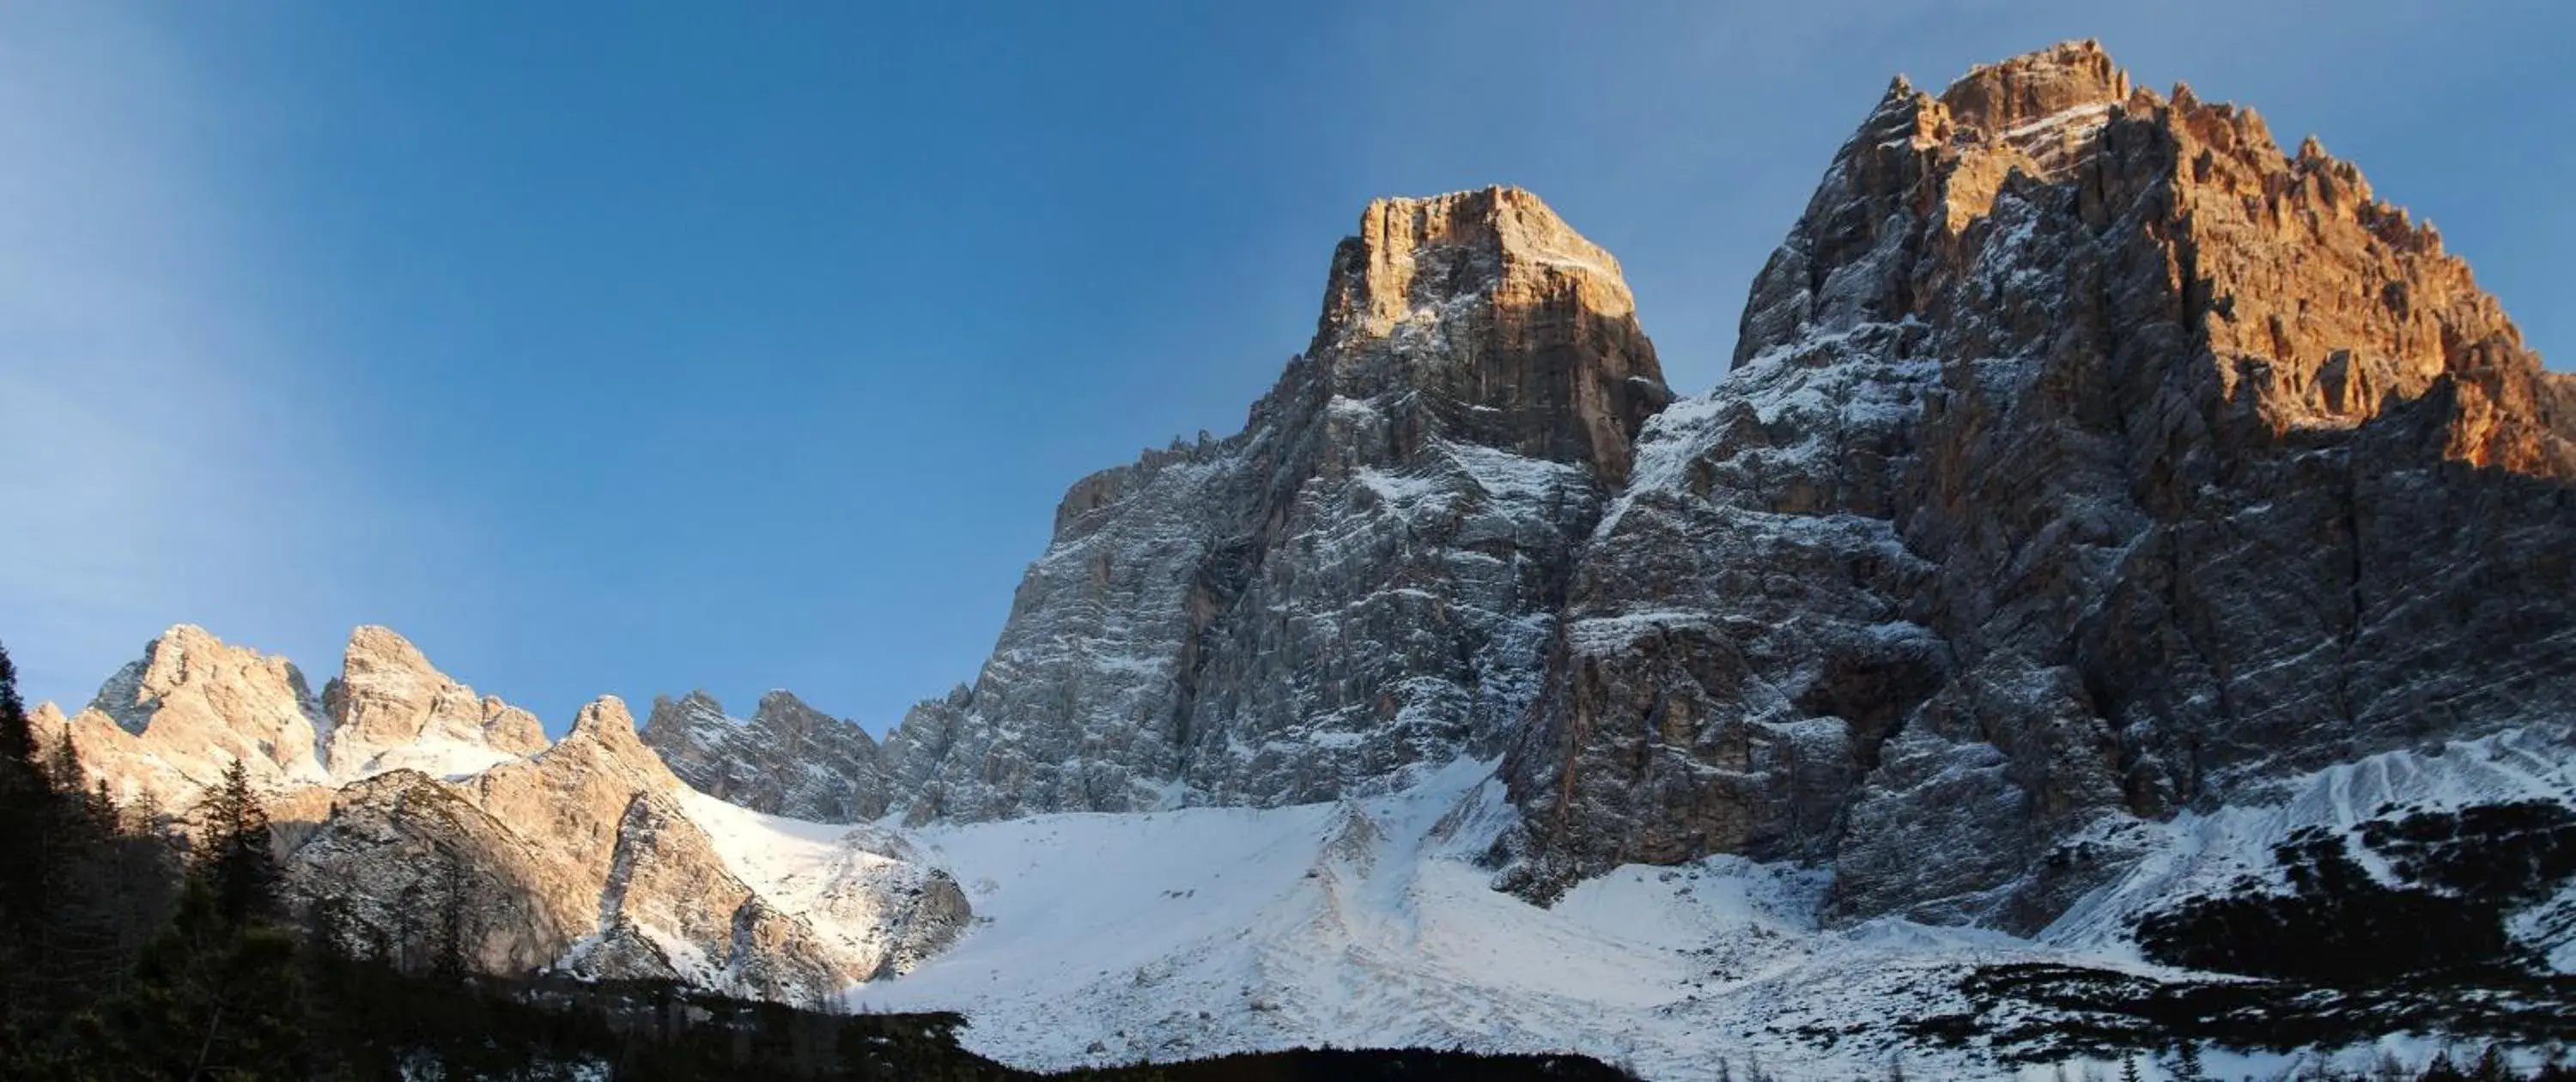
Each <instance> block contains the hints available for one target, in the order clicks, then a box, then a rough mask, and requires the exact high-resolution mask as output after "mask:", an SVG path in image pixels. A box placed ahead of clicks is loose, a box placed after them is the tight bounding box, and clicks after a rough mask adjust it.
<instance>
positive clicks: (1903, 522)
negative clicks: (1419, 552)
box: [1500, 42, 2576, 927]
mask: <svg viewBox="0 0 2576 1082" xmlns="http://www.w3.org/2000/svg"><path fill="white" fill-rule="evenodd" d="M2567 393H2568V392H2567V381H2566V380H2565V379H2564V378H2561V377H2554V376H2550V375H2548V374H2546V373H2543V372H2541V371H2540V369H2539V365H2538V362H2537V359H2536V358H2534V357H2532V356H2531V355H2530V354H2529V353H2528V352H2527V351H2524V350H2523V349H2522V348H2521V345H2520V339H2519V337H2518V335H2517V334H2516V333H2515V332H2514V330H2513V328H2512V326H2511V324H2510V323H2509V322H2507V321H2506V320H2505V319H2504V316H2503V314H2502V312H2501V310H2500V309H2499V307H2498V306H2497V305H2496V303H2495V302H2494V300H2493V299H2492V298H2490V297H2488V296H2486V295H2485V294H2484V293H2482V292H2480V291H2478V290H2477V288H2476V286H2475V284H2474V282H2473V281H2472V280H2471V279H2470V277H2469V273H2468V270H2467V268H2466V266H2465V265H2463V264H2461V263H2460V262H2459V261H2458V260H2456V259H2453V258H2451V257H2449V256H2447V255H2443V254H2442V253H2441V251H2440V247H2439V242H2438V238H2436V237H2435V236H2434V235H2433V234H2432V233H2431V232H2430V231H2429V230H2428V229H2425V228H2422V227H2419V226H2416V225H2413V224H2411V223H2409V222H2408V221H2407V219H2406V217H2405V215H2404V213H2403V212H2402V211H2399V210H2397V209H2395V208H2393V207H2389V206H2387V205H2385V204H2381V203H2377V202H2375V201H2373V200H2372V199H2371V198H2370V195H2369V190H2368V188H2367V186H2366V185H2365V184H2364V183H2363V181H2362V180H2361V178H2360V176H2359V174H2358V172H2357V171H2355V170H2353V169H2352V167H2350V166H2349V165H2346V164H2343V163H2340V162H2336V161H2334V160H2333V159H2331V158H2328V157H2326V156H2325V155H2324V153H2323V152H2322V151H2321V150H2320V149H2318V148H2317V147H2316V146H2315V144H2314V143H2313V142H2311V143H2310V144H2308V145H2307V146H2305V147H2303V148H2302V149H2301V150H2300V152H2299V153H2298V154H2296V155H2294V156H2293V155H2284V154H2283V153H2281V152H2280V150H2279V149H2278V148H2277V147H2275V146H2274V145H2273V144H2272V142H2271V139H2270V136H2269V135H2268V134H2267V133H2266V132H2265V131H2264V129H2263V126H2262V124H2261V121H2260V120H2259V118H2257V117H2255V116H2254V115H2253V114H2252V113H2251V112H2250V111H2247V110H2241V109H2237V108H2235V107H2232V106H2225V105H2211V104H2207V103H2203V102H2201V101H2200V100H2199V99H2198V98H2197V97H2196V96H2194V95H2192V94H2191V93H2190V92H2189V90H2188V89H2186V88H2177V90H2176V92H2175V94H2174V97H2173V98H2172V100H2170V101H2168V100H2166V99H2164V98H2162V97H2159V96H2157V95H2155V94H2154V93H2152V92H2148V91H2144V90H2139V89H2135V88H2132V87H2131V86H2130V85H2129V82H2128V80H2127V78H2126V76H2124V75H2122V74H2121V73H2119V72H2118V71H2117V70H2116V69H2115V68H2113V67H2112V66H2111V65H2110V62H2109V60H2108V59H2107V58H2106V57H2104V56H2103V55H2102V53H2101V51H2100V50H2099V48H2098V47H2097V46H2094V45H2093V44H2092V43H2089V42H2087V43H2077V44H2071V45H2065V46H2059V47H2057V48H2054V49H2050V50H2046V51H2044V52H2041V53H2037V54H2033V55H2031V56H2027V57H2022V58H2018V59H2016V60H2013V61H2008V62H2006V63H2003V64H1998V65H1993V66H1990V67H1985V68H1980V69H1978V70H1977V71H1975V72H1972V73H1971V74H1970V75H1968V76H1967V77H1966V78H1964V79H1962V80H1961V81H1960V82H1959V83H1957V84H1955V85H1953V86H1952V87H1951V88H1949V89H1948V90H1947V91H1945V92H1944V93H1943V94H1942V95H1941V96H1940V97H1938V98H1934V97H1931V96H1928V95H1924V94H1921V93H1918V92H1915V91H1914V90H1913V89H1912V88H1911V87H1910V86H1907V85H1906V84H1904V83H1903V81H1901V80H1900V81H1899V82H1898V83H1897V84H1896V85H1895V86H1893V87H1892V88H1891V89H1890V91H1889V93H1888V95H1887V97H1886V98H1885V99H1884V100H1883V101H1882V103H1881V104H1880V106H1879V107H1878V109H1877V110H1876V111H1875V112H1874V113H1873V115H1872V116H1871V117H1870V118H1869V120H1868V121H1867V122H1866V123H1865V124H1864V125H1863V126H1862V129H1861V131H1860V132H1859V133H1858V134H1856V135H1855V136H1854V137H1853V139H1852V140H1851V141H1850V142H1849V143H1847V144H1845V146H1844V147H1843V149H1842V151H1841V152H1840V154H1839V155H1837V157H1836V160H1835V162H1834V164H1833V166H1832V168H1831V169H1830V170H1829V171H1828V172H1827V175H1826V179H1825V181H1824V184H1823V185H1822V186H1821V188H1820V189H1819V191H1818V192H1817V195H1816V197H1815V199H1814V201H1813V202H1812V203H1811V204H1810V205H1809V208H1808V210H1807V213H1806V215H1805V217H1804V218H1802V220H1801V221H1800V222H1799V224H1798V226H1797V227H1796V228H1795V229H1794V230H1792V232H1791V234H1790V237H1789V238H1788V240H1787V241H1786V242H1785V243H1784V244H1783V245H1782V246H1781V248H1780V249H1779V250H1778V252H1776V253H1775V254H1774V255H1773V257H1772V259H1771V262H1770V264H1769V265H1768V266H1767V267H1766V268H1765V269H1764V271H1763V273H1762V274H1761V276H1760V277H1759V278H1758V279H1757V280H1756V283H1755V286H1754V290H1753V294H1752V297H1751V299H1750V300H1749V301H1748V303H1747V305H1746V308H1745V313H1744V322H1743V333H1742V337H1741V340H1740V342H1739V344H1738V347H1737V370H1736V372H1735V373H1734V374H1733V375H1731V376H1730V377H1729V379H1728V381H1727V382H1726V384H1724V385H1722V386H1721V387H1719V388H1718V389H1717V390H1716V391H1714V392H1712V393H1711V394H1710V395H1709V396H1708V397H1707V398H1705V399H1701V400H1696V401H1692V402H1688V403H1684V404H1682V405H1680V406H1677V407H1676V408H1675V409H1674V410H1673V411H1671V413H1669V414H1668V415H1667V416H1665V417H1663V418H1659V419H1658V421H1657V422H1656V425H1655V427H1654V428H1653V429H1650V431H1649V434H1648V436H1647V438H1646V440H1645V441H1644V445H1643V446H1641V448H1640V451H1639V459H1638V467H1637V478H1638V480H1637V481H1636V483H1635V484H1634V485H1632V487H1631V489H1630V491H1629V492H1628V493H1627V494H1626V495H1625V496H1624V497H1622V502H1621V503H1620V504H1619V505H1618V506H1616V507H1614V509H1613V511H1612V516H1613V521H1612V524H1611V525H1609V526H1607V527H1605V529H1604V530H1603V532H1602V535H1601V536H1600V537H1599V538H1598V539H1597V540H1596V542H1595V544H1594V546H1593V548H1592V549H1590V550H1589V551H1588V552H1587V554H1586V559H1585V560H1584V562H1583V564H1582V565H1581V566H1580V567H1579V568H1578V570H1577V572H1576V575H1575V583H1574V586H1573V590H1572V595H1571V601H1570V602H1569V605H1568V611H1567V614H1566V620H1565V627H1566V633H1565V636H1564V646H1563V649H1562V652H1561V653H1560V655H1559V658H1558V661H1557V663H1556V665H1555V666H1554V671H1553V674H1552V676H1551V679H1550V682H1549V692H1548V694H1547V696H1546V697H1545V699H1544V700H1543V702H1542V708H1541V710H1540V713H1539V724H1538V725H1536V726H1534V727H1533V728H1532V729H1531V730H1530V731H1529V732H1528V733H1527V734H1526V735H1525V738H1524V739H1523V741H1522V742H1521V743H1520V745H1519V746H1518V749H1517V750H1516V751H1515V753H1514V755H1513V757H1512V761H1511V762H1510V763H1509V764H1507V767H1506V770H1507V773H1508V775H1509V777H1510V779H1511V781H1512V785H1513V793H1514V796H1515V799H1516V800H1518V801H1519V802H1520V804H1521V806H1522V807H1523V809H1524V810H1525V812H1526V814H1527V815H1528V817H1529V818H1528V833H1527V834H1526V835H1523V836H1521V837H1519V838H1516V839H1513V840H1511V842H1510V843H1509V844H1507V845H1506V846H1504V849H1503V852H1502V853H1501V854H1500V855H1502V856H1504V857H1505V858H1506V859H1508V860H1511V861H1512V862H1513V871H1512V872H1511V874H1510V875H1508V876H1507V877H1506V878H1507V881H1508V882H1512V883H1514V884H1517V885H1520V886H1522V887H1524V888H1526V889H1529V890H1531V891H1533V892H1536V893H1539V894H1545V893H1547V892H1549V891H1550V890H1552V889H1553V885H1554V884H1561V883H1563V882H1564V881H1565V880H1566V878H1567V877H1569V876H1572V875H1579V874H1582V873H1584V872H1586V871H1589V870H1593V869H1598V868H1601V867H1604V866H1606V865H1608V864H1611V863H1616V862H1618V861H1622V860H1650V861H1673V860H1680V859H1686V858H1689V857H1693V856H1697V855H1699V854H1703V853H1711V852H1742V853H1748V854H1752V855H1756V856H1762V857H1792V858H1831V859H1833V860H1835V861H1836V863H1837V867H1838V868H1839V874H1838V879H1837V884H1836V895H1835V905H1836V907H1837V911H1838V912H1840V913H1842V914H1844V915H1849V916H1858V915H1868V914H1875V913H1885V912H1900V913H1906V914H1909V915H1913V916H1916V917H1920V918H1925V919H1934V920H1969V919H1996V920H2001V921H2003V922H2005V923H2007V924H2011V925H2014V926H2018V927H2035V926H2036V924H2038V923H2040V922H2044V921H2045V920H2046V919H2047V918H2048V917H2049V916H2050V915H2052V914H2053V913H2054V912H2055V911H2056V909H2057V908H2058V907H2059V906H2061V905H2062V904H2063V903H2064V902H2065V901H2066V900H2067V899H2068V898H2069V897H2071V895H2072V892H2074V891H2077V890H2079V889H2081V888H2082V887H2083V886H2084V885H2085V884H2086V883H2089V882H2091V881H2092V879H2091V877H2093V876H2095V875H2098V874H2101V869H2103V868H2105V867H2108V866H2111V865H2113V864H2116V862H2117V858H2118V855H2119V851H2120V844H2121V843H2120V842H2119V841H2118V838H2119V836H2120V835H2119V827H2118V824H2119V823H2120V822H2122V821H2123V820H2124V818H2125V817H2130V816H2153V815H2161V814H2166V813H2169V812H2170V811H2172V810H2173V809H2175V808H2178V807H2180V806H2183V805H2186V804H2191V803H2196V802H2204V801H2216V800H2220V799H2237V798H2248V797H2251V796H2254V795H2256V794H2258V793H2259V792H2260V791H2261V790H2262V787H2263V786H2264V785H2266V784H2267V783H2268V782H2269V781H2270V780H2273V779H2278V778H2282V777H2284V776H2286V775H2287V774H2288V773H2290V772H2294V771H2297V770H2302V769H2309V768H2314V767H2317V766H2322V765H2324V764H2327V763H2331V762H2339V761H2345V760H2348V759H2350V758H2353V757H2356V756H2359V755H2363V754H2368V753H2370V752H2374V751H2380V750H2387V749H2391V748H2398V747H2407V746H2415V745H2417V744H2419V743H2421V742H2424V741H2428V740H2433V739H2438V738H2443V737H2453V738H2456V737H2462V736H2474V735H2478V734H2480V733H2483V732H2490V731H2495V730H2497V729H2501V728H2505V727H2510V726H2512V725H2514V724H2517V723H2520V722H2524V721H2529V720H2534V719H2537V718H2540V717H2542V716H2543V715H2546V714H2547V713H2549V712H2550V711H2553V710H2555V711H2560V712H2563V711H2564V710H2565V709H2566V708H2567V707H2568V705H2569V704H2570V702H2571V699H2576V695H2571V694H2570V691H2569V689H2570V688H2571V687H2576V580H2571V577H2570V571H2569V561H2568V559H2567V558H2566V557H2565V556H2564V539H2565V538H2567V537H2569V536H2576V533H2571V531H2576V500H2571V497H2570V490H2569V488H2568V483H2569V482H2570V481H2571V480H2576V468H2571V461H2576V458H2571V454H2570V450H2569V448H2570V446H2571V444H2570V437H2571V432H2576V427H2571V426H2576V414H2571V413H2570V412H2569V411H2567V410H2566V409H2565V408H2564V406H2563V405H2562V403H2563V402H2564V401H2566V395H2567ZM2078 836H2084V837H2088V838H2091V839H2093V840H2094V841H2095V842H2096V843H2098V844H2093V845H2075V844H2074V843H2073V842H2072V841H2071V839H2075V838H2077V837H2078ZM1927 854H1937V856H1936V857H1934V858H1932V859H1927Z"/></svg>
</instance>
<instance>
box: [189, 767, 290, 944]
mask: <svg viewBox="0 0 2576 1082" xmlns="http://www.w3.org/2000/svg"><path fill="white" fill-rule="evenodd" d="M204 818H205V830H206V838H205V844H206V847H207V848H206V851H205V857H204V860H203V862H202V863H201V864H200V865H199V869H200V870H201V871H202V872H203V873H204V875H205V878H206V881H207V885H208V886H209V887H210V888H212V890H213V891H214V897H215V902H216V904H217V906H219V907H220V910H221V912H222V914H223V918H224V920H225V921H226V922H228V923H231V924H236V925H246V924H251V923H260V922H266V921H269V920H271V919H273V918H275V917H276V916H277V915H278V898H277V887H278V881H279V873H278V867H277V855H276V853H275V852H274V851H272V850H271V849H270V845H271V842H270V840H269V831H268V810H267V809H266V808H265V807H262V806H261V804H260V801H259V794H258V793H256V792H254V791H252V789H251V787H250V770H249V768H247V767H245V766H243V765H242V762H241V760H239V759H235V760H233V763H232V765H231V766H228V767H225V768H224V778H223V781H221V782H219V783H217V785H216V788H215V790H214V792H212V793H209V794H207V797H206V803H205V811H204Z"/></svg>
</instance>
